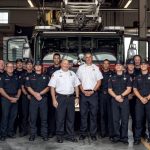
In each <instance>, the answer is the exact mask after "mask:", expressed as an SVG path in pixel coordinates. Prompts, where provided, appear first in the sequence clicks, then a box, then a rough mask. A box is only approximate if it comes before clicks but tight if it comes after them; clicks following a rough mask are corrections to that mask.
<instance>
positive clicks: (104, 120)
mask: <svg viewBox="0 0 150 150" xmlns="http://www.w3.org/2000/svg"><path fill="white" fill-rule="evenodd" d="M102 75H103V80H102V85H101V87H100V93H99V111H100V113H99V114H100V134H101V137H102V138H104V137H106V136H109V138H110V139H111V138H112V136H113V126H112V110H111V96H110V95H109V93H108V80H109V78H110V77H111V76H112V75H113V71H111V70H110V62H109V60H108V59H105V60H104V61H103V63H102Z"/></svg>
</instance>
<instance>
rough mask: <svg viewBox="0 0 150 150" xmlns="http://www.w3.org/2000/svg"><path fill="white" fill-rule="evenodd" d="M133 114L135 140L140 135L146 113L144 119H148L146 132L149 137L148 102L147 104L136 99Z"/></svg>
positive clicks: (149, 109)
mask: <svg viewBox="0 0 150 150" xmlns="http://www.w3.org/2000/svg"><path fill="white" fill-rule="evenodd" d="M135 114H136V127H135V140H140V139H141V136H142V130H143V127H144V124H143V122H144V118H145V117H144V116H145V114H146V119H147V121H148V133H149V135H148V136H149V137H150V102H148V103H147V104H145V105H144V104H142V102H141V101H140V100H139V99H137V100H136V106H135Z"/></svg>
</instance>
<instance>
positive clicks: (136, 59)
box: [133, 55, 148, 139]
mask: <svg viewBox="0 0 150 150" xmlns="http://www.w3.org/2000/svg"><path fill="white" fill-rule="evenodd" d="M133 60H134V65H135V68H134V73H135V76H138V75H139V74H141V61H142V57H141V56H140V55H135V56H134V57H133ZM143 118H144V119H143V129H142V138H144V139H147V137H148V136H147V134H146V114H144V117H143Z"/></svg>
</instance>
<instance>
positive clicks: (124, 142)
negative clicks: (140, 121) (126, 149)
mask: <svg viewBox="0 0 150 150" xmlns="http://www.w3.org/2000/svg"><path fill="white" fill-rule="evenodd" d="M120 142H122V143H123V144H129V142H128V140H126V139H120Z"/></svg>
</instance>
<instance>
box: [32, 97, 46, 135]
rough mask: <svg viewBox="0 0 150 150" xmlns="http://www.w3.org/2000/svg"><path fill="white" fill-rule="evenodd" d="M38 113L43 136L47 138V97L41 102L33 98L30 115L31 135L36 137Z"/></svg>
mask: <svg viewBox="0 0 150 150" xmlns="http://www.w3.org/2000/svg"><path fill="white" fill-rule="evenodd" d="M38 112H39V115H40V120H41V136H42V137H47V135H48V131H47V130H48V123H47V113H48V106H47V97H43V98H42V100H41V101H37V100H36V99H35V98H34V97H32V98H31V101H30V106H29V115H30V134H31V136H35V135H36V134H37V118H38Z"/></svg>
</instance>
